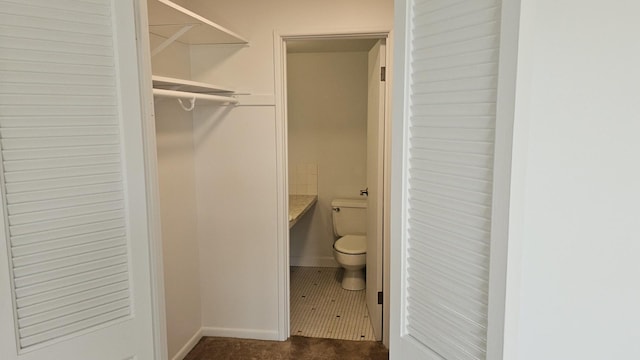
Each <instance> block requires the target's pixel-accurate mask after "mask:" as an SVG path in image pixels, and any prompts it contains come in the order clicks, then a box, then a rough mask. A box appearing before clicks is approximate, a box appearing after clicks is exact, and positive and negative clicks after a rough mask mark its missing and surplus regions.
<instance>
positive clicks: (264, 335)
mask: <svg viewBox="0 0 640 360" xmlns="http://www.w3.org/2000/svg"><path fill="white" fill-rule="evenodd" d="M202 336H218V337H230V338H238V339H255V340H279V338H278V331H276V330H273V331H272V330H256V329H229V328H218V327H203V328H202Z"/></svg>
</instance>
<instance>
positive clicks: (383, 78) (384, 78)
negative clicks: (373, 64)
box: [380, 66, 387, 81]
mask: <svg viewBox="0 0 640 360" xmlns="http://www.w3.org/2000/svg"><path fill="white" fill-rule="evenodd" d="M380 81H387V67H386V66H382V67H381V68H380Z"/></svg>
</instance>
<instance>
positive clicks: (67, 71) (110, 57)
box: [0, 0, 131, 348]
mask: <svg viewBox="0 0 640 360" xmlns="http://www.w3.org/2000/svg"><path fill="white" fill-rule="evenodd" d="M111 9H112V4H111V1H108V0H90V1H84V0H83V1H79V0H5V1H3V6H2V9H0V146H1V155H2V185H3V189H2V190H3V200H4V201H5V204H4V205H5V208H6V210H7V211H6V212H5V213H6V214H5V216H6V218H5V219H4V220H5V224H6V226H7V227H8V233H9V239H8V240H9V247H10V256H11V258H10V264H11V274H12V276H13V281H12V284H13V286H14V289H13V294H14V296H15V304H16V309H15V310H16V314H17V319H16V321H17V322H16V324H17V334H18V336H19V343H20V346H21V347H22V348H26V347H29V346H32V345H36V344H40V343H42V342H45V341H49V340H53V339H56V338H58V337H61V336H65V335H68V334H71V333H74V332H76V331H81V330H85V329H88V328H91V327H93V326H97V325H101V324H104V323H106V322H110V321H113V320H117V319H119V318H122V317H126V316H128V315H130V313H131V308H130V307H131V299H130V287H129V275H130V274H129V240H128V236H129V234H128V231H127V223H126V221H125V218H126V215H127V214H126V213H127V211H126V206H127V204H126V201H125V193H124V183H123V175H122V173H123V164H122V149H121V134H120V132H121V130H120V129H121V124H120V118H119V114H120V104H119V100H118V99H119V93H118V88H117V83H118V81H117V72H118V69H117V66H116V63H115V59H116V57H115V56H114V47H113V46H114V38H113V29H112V16H111Z"/></svg>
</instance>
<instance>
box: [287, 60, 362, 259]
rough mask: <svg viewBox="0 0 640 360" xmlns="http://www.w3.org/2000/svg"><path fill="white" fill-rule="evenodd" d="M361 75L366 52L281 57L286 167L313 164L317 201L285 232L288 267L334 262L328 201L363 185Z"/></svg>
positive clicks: (354, 193)
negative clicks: (284, 83) (284, 66)
mask: <svg viewBox="0 0 640 360" xmlns="http://www.w3.org/2000/svg"><path fill="white" fill-rule="evenodd" d="M367 80H368V79H367V53H366V52H325V53H294V54H288V56H287V82H288V85H287V90H288V93H289V95H288V107H289V110H288V121H289V123H288V128H289V150H288V152H289V169H290V170H291V169H293V167H294V166H295V165H296V164H309V163H311V164H317V165H318V203H317V204H316V205H315V207H314V209H312V210H311V211H310V212H309V213H307V215H305V217H304V218H303V219H301V220H300V221H299V222H298V223H297V224H296V225H295V226H294V227H293V228H292V229H291V232H290V240H289V241H290V248H289V249H290V256H291V265H293V266H296V265H300V266H339V265H338V264H337V263H336V262H335V260H334V258H333V240H334V239H335V237H334V235H333V228H332V220H331V219H332V218H331V217H332V210H331V200H332V199H334V198H339V197H342V198H344V197H351V198H354V197H358V196H359V194H360V192H359V190H360V189H364V188H366V186H367V185H366V181H367V179H366V175H367V174H366V164H367ZM289 175H290V177H291V176H292V175H293V174H292V173H291V172H290V173H289ZM289 184H291V181H290V182H289Z"/></svg>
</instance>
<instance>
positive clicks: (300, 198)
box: [289, 195, 318, 229]
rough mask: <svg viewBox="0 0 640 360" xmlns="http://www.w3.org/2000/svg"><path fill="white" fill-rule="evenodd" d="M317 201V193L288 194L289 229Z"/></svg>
mask: <svg viewBox="0 0 640 360" xmlns="http://www.w3.org/2000/svg"><path fill="white" fill-rule="evenodd" d="M317 201H318V195H289V229H291V228H292V227H293V225H295V224H296V223H297V222H298V220H300V219H301V218H302V216H303V215H304V214H306V213H307V211H309V209H311V207H312V206H313V205H314V204H315V203H316V202H317Z"/></svg>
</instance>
